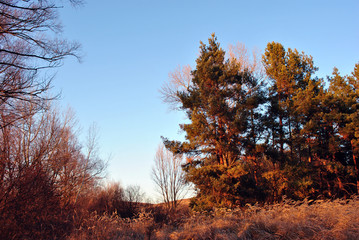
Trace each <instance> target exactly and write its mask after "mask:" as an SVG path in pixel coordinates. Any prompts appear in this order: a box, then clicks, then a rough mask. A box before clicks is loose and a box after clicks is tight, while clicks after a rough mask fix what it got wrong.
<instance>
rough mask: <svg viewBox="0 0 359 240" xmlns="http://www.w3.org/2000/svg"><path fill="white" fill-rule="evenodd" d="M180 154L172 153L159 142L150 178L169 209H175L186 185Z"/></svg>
mask: <svg viewBox="0 0 359 240" xmlns="http://www.w3.org/2000/svg"><path fill="white" fill-rule="evenodd" d="M181 165H182V156H181V155H174V154H173V153H172V152H170V151H169V150H167V149H166V148H165V147H164V146H163V144H161V145H160V146H159V147H158V149H157V152H156V156H155V165H154V166H153V168H152V179H153V181H154V182H155V184H156V186H157V188H158V191H159V192H160V193H161V195H162V199H163V202H164V203H165V204H166V206H167V208H168V209H169V210H175V209H176V207H177V205H178V201H179V200H180V199H181V198H182V197H184V194H185V189H186V187H187V184H186V180H185V173H184V172H183V170H182V166H181Z"/></svg>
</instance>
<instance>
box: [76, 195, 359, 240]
mask: <svg viewBox="0 0 359 240" xmlns="http://www.w3.org/2000/svg"><path fill="white" fill-rule="evenodd" d="M156 214H157V213H156V212H154V211H150V210H147V212H146V211H145V210H144V212H142V213H141V214H139V216H138V217H137V218H135V219H121V218H119V217H117V216H116V215H113V216H108V215H103V216H98V215H93V216H92V217H91V218H90V219H89V220H88V221H87V222H86V223H85V224H84V225H83V226H82V227H81V228H79V229H78V230H77V231H75V233H74V234H73V235H72V236H71V237H70V239H318V240H319V239H353V240H355V239H359V197H355V198H353V199H350V200H343V199H341V200H332V201H300V202H295V201H290V200H285V201H283V202H282V203H279V204H275V205H268V206H263V207H259V206H255V205H254V206H247V208H246V209H239V208H238V209H231V210H229V209H227V210H226V209H216V210H214V211H212V212H205V213H198V212H190V211H186V210H185V209H182V210H181V211H178V212H177V213H173V214H172V215H171V216H162V218H161V217H160V218H159V217H158V214H157V215H156Z"/></svg>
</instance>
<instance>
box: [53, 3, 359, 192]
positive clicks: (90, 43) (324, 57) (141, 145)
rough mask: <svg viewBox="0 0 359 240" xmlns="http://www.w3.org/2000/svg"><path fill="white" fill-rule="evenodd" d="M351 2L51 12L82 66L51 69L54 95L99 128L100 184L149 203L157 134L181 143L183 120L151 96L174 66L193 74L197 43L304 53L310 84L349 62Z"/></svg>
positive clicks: (354, 29) (357, 49)
mask: <svg viewBox="0 0 359 240" xmlns="http://www.w3.org/2000/svg"><path fill="white" fill-rule="evenodd" d="M358 12H359V1H357V0H352V1H347V0H343V1H336V0H333V1H330V0H325V1H324V0H315V1H313V0H311V1H307V0H303V1H276V0H272V1H264V0H263V1H241V0H236V1H235V0H233V1H229V0H222V1H214V0H207V1H205V0H181V1H179V0H163V1H158V0H151V1H150V0H146V1H145V0H132V1H120V0H104V1H95V0H87V2H86V3H85V4H84V6H81V7H76V8H71V7H69V6H65V8H64V9H62V10H61V11H60V19H61V21H62V23H63V26H64V32H63V36H64V37H65V38H67V39H69V40H75V41H78V42H80V43H81V44H82V54H83V62H82V63H78V62H77V61H76V60H75V59H67V60H66V61H65V63H64V66H62V67H61V68H59V69H57V75H56V78H55V80H54V82H53V84H54V91H61V92H62V97H61V100H60V104H61V105H62V106H64V107H66V106H70V107H71V108H72V109H74V111H75V112H76V115H77V119H78V122H79V124H80V125H81V126H82V129H83V133H85V132H86V131H85V129H86V128H88V127H89V126H90V125H91V124H92V123H93V122H95V123H96V124H97V126H98V127H99V130H100V142H99V143H100V148H101V150H100V154H101V156H102V157H103V158H107V156H109V155H110V154H111V155H112V157H111V160H110V161H109V167H108V178H109V179H110V180H115V181H120V182H121V184H122V185H123V186H126V185H130V184H132V185H133V184H136V185H140V186H141V188H142V190H144V191H145V192H147V194H148V195H152V194H153V192H154V185H153V183H152V180H151V177H150V174H151V167H152V165H153V159H154V155H155V152H156V149H157V146H158V144H159V143H160V142H161V138H160V137H161V136H165V137H169V138H171V139H178V138H182V135H181V134H180V133H179V127H178V124H179V123H182V122H183V121H184V120H185V119H184V115H183V114H182V113H180V112H173V111H169V108H168V106H166V105H165V104H164V103H162V102H161V99H160V94H159V92H158V90H159V89H160V87H161V85H162V84H163V83H164V82H165V81H166V80H167V79H168V73H169V72H170V71H172V70H174V69H175V68H176V67H177V66H178V65H186V64H190V65H192V66H193V67H194V63H195V59H196V58H197V56H198V53H199V42H200V41H203V42H206V41H207V39H208V38H209V37H210V35H211V33H213V32H214V33H215V34H216V36H217V38H218V41H219V42H220V43H221V46H222V47H223V48H224V49H227V47H228V44H236V43H237V42H242V43H245V44H246V45H247V47H248V48H249V49H251V48H253V47H257V48H259V49H261V50H262V51H263V50H264V49H265V47H266V45H267V43H268V42H272V41H275V42H280V43H282V44H283V45H284V46H285V47H286V48H288V47H290V48H296V49H298V50H299V51H304V52H305V53H306V54H308V55H312V56H313V59H314V62H315V65H316V66H317V67H319V71H318V76H319V77H325V76H326V75H329V74H331V72H332V69H333V67H334V66H336V67H338V68H339V70H340V72H341V73H343V74H349V73H350V72H351V71H352V70H353V67H354V64H355V63H357V62H359V14H358Z"/></svg>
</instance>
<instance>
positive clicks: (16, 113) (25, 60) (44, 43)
mask: <svg viewBox="0 0 359 240" xmlns="http://www.w3.org/2000/svg"><path fill="white" fill-rule="evenodd" d="M70 2H72V3H73V4H77V2H78V1H77V0H73V1H70ZM58 3H59V2H57V1H54V0H28V1H19V0H0V112H1V113H2V114H5V115H12V116H11V117H10V118H7V120H8V122H0V128H2V127H4V126H5V125H7V124H12V123H13V122H14V121H16V120H17V119H19V118H20V117H21V116H22V115H23V114H21V110H22V109H18V108H16V106H18V105H17V104H16V102H18V101H23V102H32V103H35V105H34V107H37V109H43V108H44V107H45V106H46V103H45V104H44V102H46V101H45V100H48V99H51V97H49V96H46V95H45V93H46V92H47V90H48V89H49V88H50V86H51V79H52V77H51V76H50V77H46V76H44V75H43V76H40V75H39V72H40V70H42V69H49V68H54V67H58V66H60V65H61V64H62V60H63V59H64V58H65V57H67V56H78V49H79V47H80V46H79V44H78V43H75V42H68V41H67V40H65V39H61V38H59V37H58V36H59V33H60V32H61V24H60V23H59V20H58V12H57V10H58V7H59V6H58ZM2 120H3V119H2ZM9 121H10V122H9Z"/></svg>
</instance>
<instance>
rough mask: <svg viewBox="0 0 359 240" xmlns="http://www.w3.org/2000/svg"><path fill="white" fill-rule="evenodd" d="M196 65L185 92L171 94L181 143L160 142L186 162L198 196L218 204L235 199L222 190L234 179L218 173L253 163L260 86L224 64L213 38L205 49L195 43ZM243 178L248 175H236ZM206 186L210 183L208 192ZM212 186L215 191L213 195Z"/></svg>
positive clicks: (228, 62)
mask: <svg viewBox="0 0 359 240" xmlns="http://www.w3.org/2000/svg"><path fill="white" fill-rule="evenodd" d="M196 63H197V65H196V68H195V70H193V71H192V84H191V85H190V87H189V89H187V90H186V91H181V92H178V93H177V94H178V96H179V99H180V101H181V109H182V110H183V111H185V112H186V114H187V117H188V119H189V120H190V123H188V124H182V125H180V127H181V129H182V130H183V131H184V132H185V134H186V141H185V142H176V141H169V140H167V139H165V141H164V142H165V145H166V147H168V148H170V149H171V150H172V151H173V152H175V153H181V154H182V153H186V154H187V156H189V159H191V160H189V161H190V164H188V166H187V177H188V178H189V179H190V180H192V182H194V183H195V185H196V186H197V187H198V188H199V189H200V190H201V191H202V193H203V192H206V194H212V196H214V195H215V194H218V193H219V194H221V193H223V194H222V196H220V198H221V199H223V197H224V196H225V195H226V194H227V195H228V194H229V195H232V196H234V195H236V194H237V195H238V193H234V192H235V190H234V191H232V190H233V189H232V190H229V189H230V185H228V184H233V181H234V182H236V181H237V180H238V178H237V177H234V178H235V179H237V180H234V179H232V180H231V181H232V182H231V181H229V180H228V179H223V178H224V177H225V174H224V173H225V172H227V171H228V170H230V169H232V168H236V167H238V166H237V165H238V164H240V163H241V164H243V161H252V160H253V156H252V155H253V154H254V152H255V150H254V149H255V146H256V142H257V141H258V139H259V134H260V133H259V131H258V126H259V124H258V121H260V111H259V110H258V106H259V105H260V104H261V103H262V102H263V96H262V95H261V91H260V89H261V86H260V84H259V83H258V82H257V80H256V79H255V78H254V77H253V76H252V75H251V74H250V73H249V72H248V71H241V70H240V69H241V68H240V66H239V64H238V62H236V61H231V60H226V59H225V52H224V51H223V49H222V48H220V45H219V43H217V39H216V37H215V36H214V35H212V37H211V38H210V39H209V43H208V45H205V44H204V43H202V42H201V46H200V56H199V57H198V59H197V61H196ZM202 171H204V172H202ZM209 172H211V173H209ZM239 172H241V171H239ZM244 173H248V171H244V170H243V172H241V174H244ZM204 174H207V175H208V174H209V176H211V174H212V176H214V175H216V177H214V180H213V181H212V180H209V179H207V182H204V181H203V179H202V178H200V176H203V175H204ZM237 174H239V173H238V171H237ZM241 174H240V175H241ZM241 176H242V175H241ZM251 176H252V177H251V179H254V178H253V175H251ZM203 177H204V176H203ZM238 177H240V176H238ZM200 179H202V180H200ZM208 181H212V183H211V184H210V185H212V186H210V185H208V184H209V182H208ZM214 181H216V182H217V185H218V187H217V188H216V190H214V191H213V190H212V189H214V188H215V187H214V186H213V184H215V183H214ZM201 183H203V184H205V185H203V184H201ZM219 189H221V190H219ZM226 189H227V190H226ZM207 190H208V191H207ZM215 192H217V193H215ZM230 192H232V193H230ZM216 201H217V200H216ZM218 201H220V200H218ZM218 201H217V202H218Z"/></svg>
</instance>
